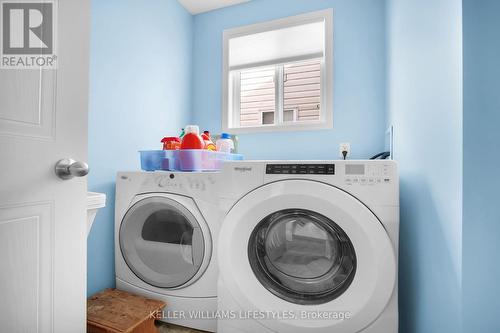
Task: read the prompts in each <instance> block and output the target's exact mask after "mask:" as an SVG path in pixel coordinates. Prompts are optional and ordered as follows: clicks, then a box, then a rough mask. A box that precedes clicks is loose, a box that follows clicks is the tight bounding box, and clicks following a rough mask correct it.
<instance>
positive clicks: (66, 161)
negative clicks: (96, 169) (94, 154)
mask: <svg viewBox="0 0 500 333" xmlns="http://www.w3.org/2000/svg"><path fill="white" fill-rule="evenodd" d="M55 172H56V175H57V176H58V177H59V178H61V179H64V180H66V179H71V178H73V177H83V176H86V175H87V174H88V173H89V166H88V165H87V163H85V162H77V161H75V160H73V159H71V158H63V159H62V160H59V161H58V162H57V163H56V167H55Z"/></svg>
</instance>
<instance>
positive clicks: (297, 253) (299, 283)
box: [218, 180, 396, 332]
mask: <svg viewBox="0 0 500 333" xmlns="http://www.w3.org/2000/svg"><path fill="white" fill-rule="evenodd" d="M218 260H219V268H220V271H219V274H220V277H221V278H222V280H223V281H222V285H223V286H224V287H225V288H227V289H228V291H229V292H230V294H231V295H232V296H233V297H234V300H235V302H237V303H238V304H239V305H240V306H241V308H242V309H243V310H245V311H277V312H285V311H286V312H293V313H294V315H295V318H290V316H289V315H284V316H277V317H276V316H275V318H273V319H267V320H260V321H259V322H260V323H261V324H262V325H264V326H266V327H267V328H268V329H271V330H273V331H277V332H288V331H292V332H296V331H306V330H307V331H308V332H332V330H335V331H338V332H358V331H360V330H362V329H363V328H365V327H367V326H368V325H370V323H372V322H373V321H374V320H375V319H376V318H377V317H378V316H379V315H380V314H381V313H382V311H383V310H384V308H385V307H386V306H387V303H388V301H389V299H390V297H391V296H392V293H393V291H394V287H395V281H396V259H395V252H394V249H393V247H392V243H391V241H390V239H389V236H388V234H387V232H386V230H385V229H384V227H383V226H382V224H381V222H380V221H379V220H378V219H377V217H376V216H375V215H374V214H373V213H372V212H371V211H370V210H369V209H368V208H367V207H366V206H365V205H363V204H362V203H361V202H360V201H359V200H357V199H356V198H355V197H353V196H352V195H350V194H348V193H346V192H345V191H342V190H340V189H338V188H336V187H333V186H330V185H327V184H324V183H320V182H316V181H309V180H283V181H279V182H275V183H271V184H267V185H265V186H262V187H260V188H257V189H255V190H254V191H252V192H250V193H248V194H247V195H245V196H244V197H243V198H241V200H239V201H238V202H237V203H236V204H235V205H234V206H233V207H232V208H231V210H230V211H229V213H228V214H227V215H226V217H225V219H224V222H223V225H222V229H221V231H220V234H219V248H218ZM226 310H238V309H226ZM318 312H320V313H322V314H325V315H328V316H329V319H328V320H325V319H321V320H318V319H317V316H316V317H315V316H314V314H315V313H316V314H317V313H318ZM309 315H311V316H309ZM347 316H349V318H348V319H343V320H342V319H339V318H342V317H347ZM322 318H324V317H322Z"/></svg>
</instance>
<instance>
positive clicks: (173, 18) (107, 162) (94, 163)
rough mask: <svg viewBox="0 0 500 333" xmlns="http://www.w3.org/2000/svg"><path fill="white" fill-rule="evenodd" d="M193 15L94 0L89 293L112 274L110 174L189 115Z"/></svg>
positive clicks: (172, 5)
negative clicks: (94, 197)
mask: <svg viewBox="0 0 500 333" xmlns="http://www.w3.org/2000/svg"><path fill="white" fill-rule="evenodd" d="M192 24H193V18H192V16H191V15H190V14H189V13H188V12H186V11H185V10H184V8H183V7H181V6H180V5H179V4H178V2H177V1H173V0H168V1H164V0H150V1H148V2H147V5H146V3H145V2H144V1H140V0H135V1H133V0H127V1H124V0H94V1H93V2H92V25H91V29H92V30H91V69H90V71H91V73H90V74H91V87H90V114H89V164H90V167H91V172H90V175H89V180H88V181H89V190H91V191H96V192H104V193H106V195H107V205H106V208H104V209H101V210H100V211H99V212H98V214H97V218H96V220H95V222H94V226H93V227H92V231H91V233H90V235H89V238H88V291H87V292H88V294H89V295H91V294H93V293H95V292H96V291H99V290H101V289H103V288H107V287H112V286H114V284H115V281H114V237H113V234H114V191H115V189H114V182H115V177H116V172H117V171H118V170H138V169H139V164H138V161H139V158H138V154H137V150H139V149H151V148H154V147H158V148H160V147H161V144H160V142H159V141H160V140H161V138H162V137H163V136H164V135H165V134H169V133H177V132H178V131H179V128H181V127H183V126H184V125H185V124H186V123H187V122H188V121H189V118H190V110H191V94H190V89H191V56H192Z"/></svg>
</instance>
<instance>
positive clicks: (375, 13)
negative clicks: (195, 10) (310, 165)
mask: <svg viewBox="0 0 500 333" xmlns="http://www.w3.org/2000/svg"><path fill="white" fill-rule="evenodd" d="M325 8H333V9H334V18H333V19H334V22H333V25H334V29H333V30H334V42H333V44H334V84H333V86H334V88H333V90H334V94H333V114H334V129H333V130H322V131H315V132H281V133H259V134H244V135H240V151H241V152H242V153H244V154H245V156H246V157H247V158H249V159H274V158H277V159H326V158H338V145H339V143H340V142H350V143H351V149H352V157H353V158H368V157H370V156H372V155H374V154H375V153H378V152H380V151H381V150H382V149H383V148H384V132H385V124H386V122H385V1H384V0H308V1H305V0H287V1H283V0H253V1H251V2H249V3H245V4H242V5H238V6H233V7H227V8H224V9H221V10H215V11H212V12H208V13H204V14H200V15H196V16H195V18H194V57H193V121H194V122H195V123H198V124H200V126H202V127H203V128H208V129H210V130H211V131H212V132H220V130H221V85H222V83H221V76H222V31H223V30H224V29H227V28H232V27H236V26H241V25H246V24H252V23H257V22H261V21H267V20H272V19H277V18H282V17H286V16H291V15H297V14H302V13H306V12H310V11H315V10H320V9H325Z"/></svg>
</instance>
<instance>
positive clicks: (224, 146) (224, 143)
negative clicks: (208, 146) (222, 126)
mask: <svg viewBox="0 0 500 333" xmlns="http://www.w3.org/2000/svg"><path fill="white" fill-rule="evenodd" d="M215 144H216V146H217V150H218V151H220V152H223V153H230V152H231V150H233V149H234V142H233V140H231V135H229V134H228V133H222V134H221V135H220V139H219V140H217V142H216V143H215Z"/></svg>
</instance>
